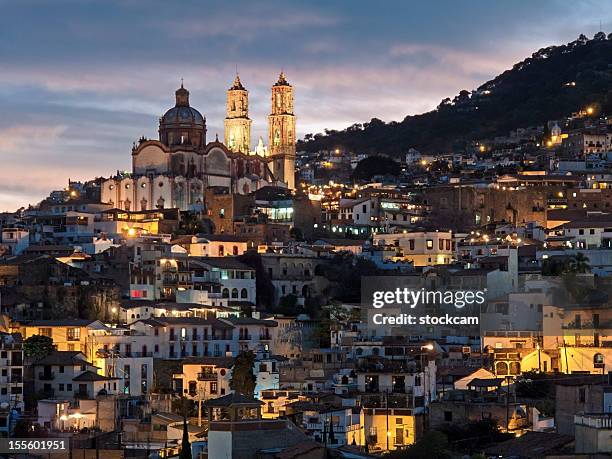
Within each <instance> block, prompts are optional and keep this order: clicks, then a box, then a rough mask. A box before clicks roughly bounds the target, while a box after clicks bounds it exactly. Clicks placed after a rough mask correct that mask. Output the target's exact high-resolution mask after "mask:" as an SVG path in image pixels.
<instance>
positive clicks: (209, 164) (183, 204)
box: [101, 72, 295, 211]
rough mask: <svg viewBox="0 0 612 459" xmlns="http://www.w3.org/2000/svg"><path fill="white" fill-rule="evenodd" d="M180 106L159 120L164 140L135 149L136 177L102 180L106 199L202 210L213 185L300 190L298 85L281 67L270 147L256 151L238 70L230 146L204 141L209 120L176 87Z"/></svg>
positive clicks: (230, 95) (126, 206)
mask: <svg viewBox="0 0 612 459" xmlns="http://www.w3.org/2000/svg"><path fill="white" fill-rule="evenodd" d="M175 95H176V103H175V105H174V107H172V108H170V109H169V110H168V111H167V112H166V113H165V114H164V115H163V116H162V117H161V118H160V120H159V140H149V139H145V138H141V139H140V140H139V141H138V144H134V146H133V148H132V174H130V175H127V174H125V175H118V176H116V177H113V178H110V179H108V180H105V181H103V183H102V188H101V201H102V202H105V203H109V204H111V205H113V206H115V207H117V208H120V209H123V210H127V211H139V210H153V209H164V208H179V209H181V210H201V209H203V206H204V195H205V191H206V189H207V188H209V187H222V188H226V189H227V191H228V192H231V193H238V194H248V193H252V192H253V191H256V190H258V189H259V188H262V187H264V186H269V185H274V186H281V187H286V188H289V189H294V187H295V114H294V113H293V87H292V86H291V85H290V84H289V83H288V82H287V79H286V78H285V75H284V73H283V72H281V74H280V76H279V78H278V81H277V82H276V83H275V84H274V85H273V86H272V109H271V112H270V115H269V116H268V147H267V148H266V147H265V146H264V145H263V140H262V139H261V138H260V139H259V144H258V146H257V148H256V149H255V150H254V151H251V148H250V147H251V123H252V121H251V119H250V118H249V93H248V91H247V90H246V89H245V87H244V86H243V85H242V82H241V81H240V77H239V76H238V75H236V78H235V80H234V83H233V84H232V86H231V87H230V88H229V89H228V90H227V106H226V118H225V121H224V128H225V138H224V143H222V142H220V141H219V139H218V138H217V139H215V140H214V141H212V142H207V140H206V118H205V117H204V116H203V115H202V114H201V113H200V112H199V111H198V110H196V109H195V108H193V107H191V106H190V104H189V91H188V90H187V89H185V88H184V87H183V84H182V83H181V87H180V88H179V89H177V90H176V93H175Z"/></svg>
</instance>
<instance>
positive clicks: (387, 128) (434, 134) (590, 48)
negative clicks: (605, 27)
mask: <svg viewBox="0 0 612 459" xmlns="http://www.w3.org/2000/svg"><path fill="white" fill-rule="evenodd" d="M572 82H574V83H575V85H573V84H572ZM593 104H594V105H595V106H596V107H597V111H601V112H603V113H612V34H610V35H609V36H608V37H607V38H606V35H605V34H604V33H603V32H600V33H598V34H597V35H596V36H595V38H594V39H592V40H588V39H587V38H586V37H585V36H584V35H581V36H580V37H579V38H578V39H577V40H575V41H573V42H571V43H568V44H566V45H562V46H550V47H548V48H543V49H541V50H539V51H537V52H536V53H534V54H533V55H532V56H531V57H529V58H527V59H525V60H524V61H522V62H519V63H518V64H516V65H514V66H513V68H512V69H510V70H507V71H505V72H504V73H502V74H501V75H498V76H497V77H495V78H494V79H493V80H490V81H488V82H486V83H484V84H483V85H482V86H480V87H479V88H478V89H477V90H476V91H472V93H470V92H468V91H461V92H460V94H459V95H457V96H456V97H455V98H454V99H452V100H451V99H450V98H448V99H445V100H443V101H442V102H441V103H440V105H439V106H438V107H437V109H436V110H433V111H431V112H428V113H424V114H421V115H414V116H407V117H406V118H404V120H403V121H401V122H390V123H384V122H382V121H380V120H378V119H372V120H371V121H370V122H369V123H363V124H362V125H360V124H357V125H353V126H351V127H349V128H347V129H345V130H343V131H327V134H326V135H323V134H317V135H314V136H312V135H307V136H306V137H305V140H303V141H300V142H299V143H298V151H318V150H327V149H334V148H338V147H340V148H343V149H347V150H349V151H355V152H359V153H385V154H389V155H399V154H401V153H405V152H406V151H407V150H408V149H409V148H410V147H414V148H416V149H417V150H420V151H421V152H424V153H439V152H446V151H450V150H461V149H462V148H463V147H464V146H465V145H466V142H469V141H471V140H477V139H483V138H488V137H493V136H496V135H507V134H508V132H509V131H510V130H513V129H516V128H520V127H527V126H535V125H543V124H544V123H545V122H546V121H548V120H552V119H559V118H562V117H564V116H567V115H569V114H571V113H572V112H576V111H578V110H580V109H583V108H584V107H586V106H587V105H593Z"/></svg>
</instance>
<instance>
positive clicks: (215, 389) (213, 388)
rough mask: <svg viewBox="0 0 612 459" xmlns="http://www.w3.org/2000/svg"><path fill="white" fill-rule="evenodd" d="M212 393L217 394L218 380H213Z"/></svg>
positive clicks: (211, 384)
mask: <svg viewBox="0 0 612 459" xmlns="http://www.w3.org/2000/svg"><path fill="white" fill-rule="evenodd" d="M210 393H211V394H216V393H217V382H216V381H212V382H211V383H210Z"/></svg>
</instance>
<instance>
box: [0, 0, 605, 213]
mask: <svg viewBox="0 0 612 459" xmlns="http://www.w3.org/2000/svg"><path fill="white" fill-rule="evenodd" d="M611 6H612V1H584V2H568V1H553V0H539V1H537V2H534V1H531V0H515V1H509V0H508V1H502V0H498V1H491V0H488V1H484V0H483V1H477V0H470V1H468V0H464V1H460V0H447V1H442V0H430V1H424V2H417V1H415V0H410V1H406V0H402V1H390V0H389V1H378V2H375V1H371V0H350V1H348V0H347V1H329V0H326V1H307V0H304V1H291V0H278V1H277V0H270V1H268V0H262V1H257V2H255V1H248V0H244V1H240V0H234V1H227V0H223V1H218V2H217V1H205V0H194V1H191V2H188V1H167V0H166V1H163V2H162V1H160V2H158V1H153V0H122V1H119V0H118V1H111V0H104V1H92V0H53V1H50V0H39V1H29V0H13V1H7V0H0V210H14V209H16V208H17V207H19V206H23V205H26V204H28V203H35V202H37V201H39V200H40V199H42V198H43V197H44V196H46V195H47V194H48V193H49V191H50V190H52V189H58V188H61V187H64V186H65V185H66V184H67V181H68V179H69V178H70V179H73V180H75V179H88V178H93V177H96V176H108V175H111V174H112V173H114V172H115V171H116V170H118V169H121V170H129V169H130V148H131V145H132V142H133V141H134V140H136V139H137V138H138V137H140V136H141V135H145V136H146V137H153V138H154V137H155V136H156V135H157V120H158V118H159V116H160V115H161V114H162V113H163V112H164V111H165V110H166V109H167V108H169V107H170V106H172V105H173V104H174V94H173V93H174V90H175V89H176V88H177V87H178V85H179V84H180V78H184V79H185V86H186V87H187V88H188V89H189V90H190V91H191V103H192V105H193V106H195V107H196V108H198V109H199V110H200V111H201V112H202V113H204V114H205V116H206V117H207V121H208V133H209V139H210V140H212V139H214V135H215V133H218V134H219V136H220V137H222V135H223V129H222V126H223V117H224V109H225V105H224V104H225V90H226V89H227V87H228V86H229V85H230V83H231V81H232V79H233V76H234V73H235V71H236V68H238V71H239V73H240V76H241V79H242V81H243V83H244V85H245V86H246V87H247V89H249V91H250V101H251V104H250V108H251V118H252V119H253V129H254V132H253V139H254V142H255V141H256V139H257V137H258V136H259V135H263V136H264V138H265V132H266V115H267V114H268V111H269V104H270V100H269V98H270V96H269V87H270V85H271V84H272V83H274V81H276V78H277V76H278V73H279V71H280V69H284V70H285V72H286V74H287V78H288V80H289V82H290V83H292V84H293V85H294V87H295V93H296V101H295V108H296V114H297V116H298V135H300V136H303V135H304V134H306V133H311V132H312V133H316V132H321V131H322V130H323V129H324V128H326V127H327V128H336V129H341V128H344V127H346V126H348V125H350V124H352V123H355V122H363V121H367V120H369V119H371V118H372V117H378V118H381V119H383V120H385V121H390V120H398V119H402V118H403V117H404V116H405V115H407V114H414V113H420V112H423V111H427V110H430V109H432V108H434V107H435V106H436V105H437V104H438V102H439V101H440V100H441V99H443V98H444V97H447V96H451V97H452V96H453V95H455V94H457V93H458V92H459V90H461V89H472V88H475V87H477V86H478V85H480V84H481V83H482V82H484V81H486V80H488V79H490V78H492V77H493V76H495V75H496V74H498V73H500V72H501V71H503V70H505V69H506V68H508V67H510V66H511V65H512V64H513V63H515V62H516V61H518V60H521V59H522V58H524V57H526V56H528V55H530V54H531V53H532V52H533V51H535V50H537V49H538V48H540V47H542V46H547V45H550V44H559V43H565V42H568V41H571V40H573V39H575V38H576V37H577V36H578V35H579V34H580V33H585V34H587V35H588V36H592V35H593V34H594V33H595V32H597V31H598V30H599V27H600V26H599V24H600V21H601V23H602V28H603V30H604V31H606V32H610V31H612V8H610V7H611Z"/></svg>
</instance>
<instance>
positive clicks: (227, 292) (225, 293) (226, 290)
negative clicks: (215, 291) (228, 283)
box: [221, 288, 229, 298]
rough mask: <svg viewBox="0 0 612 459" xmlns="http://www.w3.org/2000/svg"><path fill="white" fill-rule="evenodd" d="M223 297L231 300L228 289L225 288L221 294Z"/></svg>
mask: <svg viewBox="0 0 612 459" xmlns="http://www.w3.org/2000/svg"><path fill="white" fill-rule="evenodd" d="M221 296H222V297H223V298H229V289H228V288H224V289H223V292H221Z"/></svg>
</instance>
